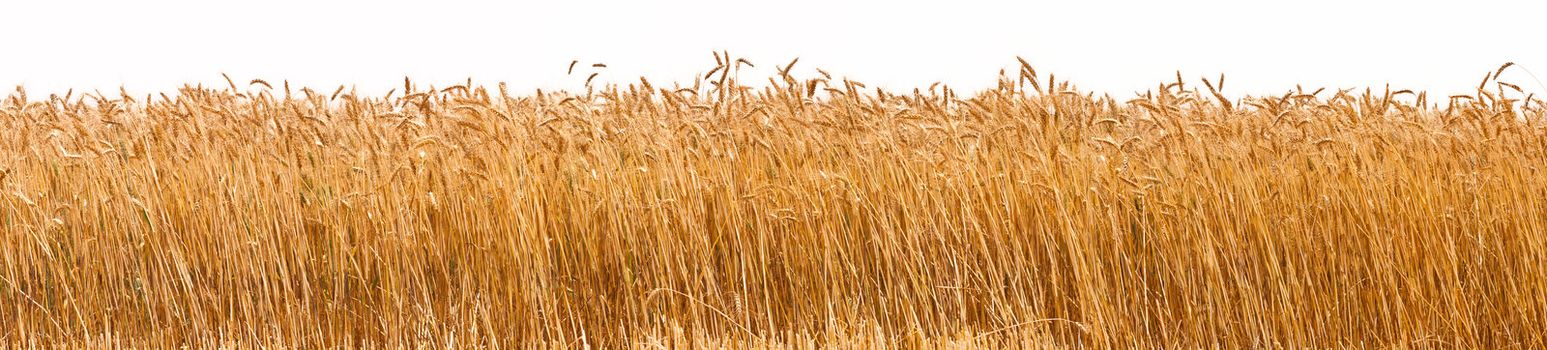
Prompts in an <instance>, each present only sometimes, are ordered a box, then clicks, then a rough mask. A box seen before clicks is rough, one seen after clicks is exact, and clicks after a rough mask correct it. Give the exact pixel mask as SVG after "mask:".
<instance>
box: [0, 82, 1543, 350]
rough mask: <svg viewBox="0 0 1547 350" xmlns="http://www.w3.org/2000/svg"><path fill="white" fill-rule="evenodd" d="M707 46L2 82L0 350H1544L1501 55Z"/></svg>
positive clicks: (1534, 177)
mask: <svg viewBox="0 0 1547 350" xmlns="http://www.w3.org/2000/svg"><path fill="white" fill-rule="evenodd" d="M714 58H715V60H716V62H717V64H716V66H715V67H714V68H713V69H712V70H711V71H709V73H708V74H704V75H701V76H700V77H701V80H695V81H693V82H692V84H691V85H690V86H682V85H681V84H678V85H675V86H672V87H665V86H662V87H659V88H656V87H653V86H651V85H650V83H649V82H647V81H645V80H643V79H641V80H640V82H639V84H638V85H628V86H616V85H611V86H605V87H598V86H594V85H593V83H595V82H594V81H592V80H593V79H595V78H596V76H597V73H592V74H590V76H589V77H587V78H586V84H585V85H586V86H587V91H585V93H551V92H549V93H544V92H542V91H538V92H536V93H535V94H532V95H528V96H513V95H511V94H510V93H509V92H508V91H507V90H506V88H505V85H504V84H501V85H500V86H499V89H498V91H497V93H494V94H491V93H490V92H489V91H487V90H486V89H485V88H483V87H479V86H476V85H474V84H472V82H471V81H469V82H467V83H464V84H460V85H455V86H451V87H448V88H442V89H439V90H437V89H435V88H434V87H428V88H421V87H418V86H416V85H414V84H413V83H412V82H411V81H409V80H407V79H405V80H404V86H403V90H402V94H401V97H397V98H394V97H392V96H393V93H395V92H397V90H396V89H394V90H393V92H389V93H388V94H387V95H385V97H379V98H378V97H371V96H362V95H357V94H355V93H354V92H353V91H352V90H351V91H350V92H347V93H345V92H344V89H343V88H342V87H340V88H339V89H338V90H335V91H334V92H333V94H331V95H326V96H325V95H321V94H314V93H313V92H312V90H310V89H302V90H301V91H302V92H303V94H302V95H296V96H292V95H291V94H290V93H289V87H288V85H289V84H288V83H285V84H283V85H284V89H285V94H284V95H282V96H276V94H275V89H274V87H273V86H271V85H270V84H269V83H268V82H267V81H265V80H262V79H253V80H252V81H251V83H250V84H249V85H248V86H247V87H242V88H241V90H239V87H238V86H237V85H236V84H235V83H234V82H233V81H232V80H231V78H230V77H224V78H225V81H226V83H227V87H225V88H222V89H212V88H203V87H197V86H188V87H184V88H182V89H180V90H179V91H177V93H176V94H175V95H171V96H168V95H162V99H161V100H160V101H153V100H151V99H150V98H148V97H147V98H145V99H135V98H131V97H130V96H129V95H128V94H127V93H122V92H121V94H120V96H118V97H117V98H113V97H108V96H103V95H102V94H101V93H95V94H83V95H80V96H74V97H73V98H72V94H73V91H72V92H71V93H67V94H66V95H65V96H64V97H63V98H58V97H57V96H51V97H50V98H49V99H47V100H41V101H37V100H32V99H29V97H28V96H27V95H26V92H25V90H22V89H17V92H16V93H14V94H12V95H11V96H10V97H9V98H8V99H7V100H6V101H5V102H4V103H3V104H0V130H6V131H7V132H6V134H7V137H4V138H0V169H3V170H0V187H3V188H0V190H3V192H5V193H8V194H10V195H7V196H3V197H0V343H3V344H5V345H9V346H16V347H30V346H50V347H54V346H59V347H176V346H191V347H213V346H233V347H250V346H282V347H301V348H316V347H335V346H337V347H360V346H370V347H420V346H426V347H430V346H433V347H491V348H508V347H523V348H524V347H554V348H583V347H607V348H617V347H640V348H651V347H666V348H681V347H709V348H725V347H738V348H739V347H781V348H820V347H880V346H887V347H893V346H897V347H974V346H987V347H996V348H998V347H1030V348H1048V347H1102V348H1106V347H1114V348H1115V347H1124V348H1127V347H1144V348H1152V347H1179V348H1197V347H1223V348H1246V347H1274V348H1276V347H1287V348H1331V347H1359V348H1365V347H1371V348H1373V347H1398V348H1408V347H1436V346H1444V347H1465V348H1502V347H1520V348H1542V347H1547V336H1544V335H1543V334H1547V326H1544V325H1547V277H1544V276H1547V234H1544V232H1547V224H1544V223H1547V175H1543V172H1542V171H1541V169H1543V168H1544V167H1547V124H1544V121H1547V119H1544V117H1547V115H1544V113H1543V110H1542V108H1543V107H1542V106H1543V104H1542V102H1541V101H1539V100H1536V99H1534V98H1532V97H1530V95H1528V96H1527V97H1524V98H1522V97H1520V96H1518V95H1520V88H1519V87H1518V86H1515V85H1513V84H1507V83H1504V82H1499V81H1498V76H1499V74H1500V72H1502V71H1503V70H1506V69H1509V68H1510V66H1511V65H1506V66H1504V67H1500V68H1499V70H1498V71H1495V72H1493V73H1492V74H1490V76H1489V77H1488V79H1486V80H1485V81H1484V82H1483V83H1482V86H1481V87H1479V89H1478V90H1477V93H1476V94H1474V95H1470V96H1456V97H1455V98H1452V99H1451V100H1450V101H1448V102H1446V103H1445V104H1444V105H1430V104H1427V103H1426V102H1425V101H1427V100H1426V97H1425V96H1426V95H1425V94H1422V93H1418V94H1415V93H1413V92H1412V91H1406V90H1399V91H1396V92H1390V90H1389V89H1387V90H1386V91H1383V92H1373V91H1370V90H1366V91H1365V92H1363V93H1355V92H1353V91H1352V90H1343V91H1337V92H1335V93H1332V94H1327V93H1324V92H1323V91H1322V90H1316V91H1314V92H1310V93H1306V92H1305V91H1304V90H1303V89H1300V88H1298V87H1297V88H1296V89H1295V90H1294V91H1290V92H1287V93H1285V94H1283V95H1282V96H1268V97H1260V98H1258V97H1249V98H1244V99H1240V100H1231V99H1229V98H1227V97H1226V96H1225V95H1224V94H1223V93H1222V92H1221V91H1220V90H1221V89H1223V88H1224V78H1223V76H1221V77H1220V78H1219V79H1218V80H1216V81H1213V82H1211V81H1209V80H1203V81H1202V82H1203V85H1204V87H1205V88H1206V90H1205V91H1201V92H1200V91H1199V90H1197V89H1196V88H1189V87H1188V85H1186V83H1185V82H1184V80H1183V79H1182V78H1181V76H1180V74H1179V75H1178V79H1177V81H1176V82H1174V83H1168V84H1163V85H1160V86H1159V87H1158V88H1157V89H1156V90H1153V91H1149V92H1146V93H1144V94H1142V95H1141V96H1140V97H1138V98H1135V99H1132V100H1127V101H1123V100H1117V99H1113V98H1110V97H1098V96H1096V95H1095V94H1090V93H1083V92H1080V91H1078V90H1076V89H1075V88H1074V87H1073V86H1072V85H1070V84H1069V83H1068V82H1060V81H1057V80H1056V79H1055V78H1054V77H1053V76H1052V75H1051V74H1050V75H1048V77H1047V80H1045V81H1043V80H1041V77H1039V76H1038V74H1037V72H1036V71H1035V70H1034V69H1032V67H1031V64H1030V63H1028V62H1027V61H1025V60H1020V62H1019V65H1020V68H1019V72H1018V73H1017V74H1016V76H1015V77H1014V78H1012V77H1009V76H1004V75H1003V74H1002V76H1001V83H1000V84H999V85H998V87H996V88H994V89H988V90H984V91H979V92H977V93H976V94H975V95H972V96H971V97H965V95H958V94H957V93H956V92H955V91H954V90H953V89H951V88H949V87H944V86H938V84H937V85H931V86H930V87H929V88H928V89H927V90H926V91H920V90H917V89H915V90H913V92H912V93H911V94H908V93H894V92H889V91H886V90H882V89H874V90H873V91H871V90H867V89H868V88H867V87H866V86H865V85H864V84H862V83H859V82H854V81H848V80H834V78H833V76H832V75H831V74H829V73H827V72H826V71H818V72H819V74H820V75H821V76H820V77H813V78H810V79H803V78H796V77H795V75H796V73H795V72H792V71H791V70H792V69H793V68H794V65H795V63H796V62H797V61H796V60H791V61H790V62H789V64H786V65H784V66H783V67H776V69H777V70H778V77H779V79H773V78H769V79H768V82H769V84H770V85H767V86H761V87H753V86H747V85H744V84H742V83H741V82H740V81H741V77H740V76H739V74H740V70H739V68H740V66H741V65H742V64H745V65H746V66H748V67H751V63H750V62H749V61H747V60H745V59H740V58H733V57H732V56H730V55H729V53H719V52H717V53H715V55H714ZM577 63H578V61H575V62H571V63H570V64H569V68H568V71H569V72H571V73H573V70H574V67H575V66H576V64H577ZM593 67H604V65H601V64H594V65H593ZM717 74H718V75H717ZM700 82H708V83H709V84H704V85H701V84H700ZM1490 83H1492V84H1491V85H1490ZM1028 84H1029V85H1030V88H1029V89H1028V87H1027V85H1028ZM1044 84H1045V85H1044ZM1490 87H1493V88H1495V89H1493V90H1492V91H1490V90H1488V88H1490ZM593 88H595V89H593ZM1506 88H1508V89H1509V90H1506ZM341 93H342V94H341ZM88 97H89V98H90V99H89V100H88ZM1533 104H1534V105H1533Z"/></svg>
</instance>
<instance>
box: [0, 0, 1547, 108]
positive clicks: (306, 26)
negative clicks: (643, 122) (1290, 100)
mask: <svg viewBox="0 0 1547 350" xmlns="http://www.w3.org/2000/svg"><path fill="white" fill-rule="evenodd" d="M1538 3H1540V2H1539V1H1465V2H1461V1H1455V2H1443V3H1441V2H1432V3H1430V2H1415V1H1361V2H1355V1H1323V0H1305V1H1274V2H1267V1H1186V2H1182V1H1179V2H1165V1H1073V0H1066V1H1050V2H1039V1H1027V2H1004V3H998V2H973V1H938V2H917V3H915V2H873V3H872V2H837V1H831V2H829V1H804V0H802V1H777V2H746V3H739V2H738V3H731V2H723V3H722V2H719V1H663V2H643V1H638V2H636V1H615V2H612V1H557V0H554V1H541V2H530V3H528V2H508V3H493V2H490V3H481V2H480V3H475V2H461V1H424V2H389V1H358V2H347V1H335V2H325V1H239V2H238V1H197V2H195V1H188V2H174V1H142V2H135V3H127V2H120V1H19V2H14V3H0V5H3V6H0V87H5V90H7V91H8V90H9V88H10V87H14V86H16V85H19V84H20V85H24V86H26V87H27V89H28V90H29V92H32V93H34V94H37V95H34V96H38V95H41V94H45V93H51V92H61V93H62V92H63V91H64V90H65V89H68V88H76V89H77V90H90V89H101V90H103V91H114V92H116V90H117V88H118V87H119V86H120V85H124V86H127V88H128V89H129V91H131V92H135V93H149V92H170V91H171V90H173V89H175V88H176V87H178V86H180V85H181V84H183V83H194V84H198V83H203V84H205V85H206V86H224V85H225V82H224V80H223V79H222V78H221V77H220V74H221V73H229V74H230V75H231V76H232V77H233V78H235V79H237V80H238V84H243V82H245V81H248V80H251V79H253V78H263V79H267V80H270V81H274V82H276V84H277V82H278V81H280V80H286V79H288V80H290V81H291V83H292V85H294V86H296V88H297V89H299V87H300V86H310V87H313V88H316V89H318V90H326V91H331V90H332V89H333V88H335V87H337V86H339V85H340V84H348V85H353V86H357V87H358V88H359V89H360V91H362V92H367V93H384V92H385V91H386V90H387V89H390V88H393V87H399V86H401V85H402V79H403V77H404V76H411V77H413V78H414V79H415V80H416V81H419V82H423V83H425V84H436V85H439V86H447V85H452V84H454V83H458V82H462V81H464V79H466V78H469V77H471V78H474V81H475V83H480V84H492V83H494V82H497V81H506V82H509V84H510V86H511V87H512V88H513V89H522V90H525V89H534V88H548V89H554V88H568V89H574V88H576V87H578V86H580V85H581V81H583V80H584V79H585V76H586V75H588V74H589V73H590V72H591V71H590V70H582V71H583V72H579V73H576V74H575V75H574V76H566V75H565V74H564V70H565V68H566V66H567V65H568V64H569V62H570V61H571V60H573V59H579V60H581V61H582V62H583V63H594V62H604V63H606V64H608V65H609V66H610V67H608V68H606V69H605V70H602V72H603V74H602V75H601V77H600V78H599V80H602V81H608V82H634V81H637V79H638V77H640V76H645V77H648V78H649V79H651V80H652V81H653V82H655V84H657V85H668V84H666V83H667V82H673V81H675V82H684V83H686V82H688V81H689V80H690V79H692V77H693V76H694V74H695V73H700V72H704V71H707V70H708V69H709V68H711V67H712V66H713V58H712V56H711V55H710V53H711V52H712V51H715V50H730V51H731V53H732V54H734V55H736V56H740V57H746V58H748V59H749V60H751V61H752V62H754V63H757V64H758V66H757V68H756V69H752V70H750V71H745V72H744V73H743V74H749V75H750V76H754V77H758V76H762V75H768V74H772V71H773V67H774V66H776V65H783V64H784V63H787V62H789V60H790V59H792V58H794V57H797V56H799V57H800V58H801V60H800V64H799V65H798V66H797V67H796V68H797V69H796V73H797V74H802V75H812V74H814V71H813V70H812V68H817V67H820V68H823V69H825V70H827V71H829V72H833V73H835V74H838V75H841V76H845V77H850V78H853V79H855V80H858V81H863V82H867V83H870V84H871V85H873V86H883V87H887V88H891V89H911V88H913V87H920V86H927V85H929V84H930V83H932V82H935V81H943V82H945V83H947V84H951V85H953V86H955V87H957V89H958V90H962V91H970V90H974V89H978V88H984V87H989V86H991V85H992V84H993V82H994V81H995V79H996V76H997V74H998V70H999V69H1000V68H1005V67H1013V65H1014V64H1015V56H1016V55H1020V56H1024V57H1026V58H1027V59H1029V60H1030V61H1031V62H1032V63H1033V64H1034V65H1035V66H1036V68H1037V69H1038V71H1039V72H1041V73H1042V74H1043V75H1044V77H1045V76H1046V74H1048V73H1054V74H1057V76H1058V77H1059V78H1060V80H1072V81H1074V82H1075V83H1076V84H1077V85H1078V86H1079V87H1081V88H1082V89H1085V90H1094V91H1098V92H1105V93H1110V94H1112V95H1113V96H1117V97H1127V96H1132V94H1133V93H1135V92H1140V91H1144V90H1147V89H1151V88H1153V87H1154V86H1155V84H1157V83H1160V82H1162V81H1168V80H1172V79H1174V76H1175V72H1176V71H1178V70H1180V71H1181V72H1182V74H1183V75H1184V77H1186V78H1188V79H1189V80H1191V81H1193V82H1196V80H1197V78H1200V77H1204V76H1208V77H1211V78H1212V77H1215V76H1218V75H1219V74H1220V73H1225V74H1227V75H1228V78H1227V82H1226V87H1225V90H1226V92H1227V93H1229V94H1231V95H1234V96H1240V95H1243V94H1264V93H1279V92H1282V91H1285V90H1287V89H1290V88H1293V87H1294V85H1295V84H1305V85H1306V86H1307V87H1331V88H1346V87H1369V86H1373V87H1375V88H1376V89H1380V88H1382V87H1383V86H1384V85H1385V84H1387V83H1390V84H1391V85H1392V86H1393V88H1394V89H1398V88H1412V89H1419V90H1429V91H1431V92H1433V93H1443V94H1450V93H1464V92H1469V91H1470V90H1471V89H1473V88H1474V87H1475V86H1476V85H1477V83H1478V82H1479V81H1480V79H1481V78H1482V77H1483V75H1484V74H1485V73H1487V72H1491V71H1492V70H1493V69H1495V68H1497V67H1498V66H1499V65H1501V64H1503V63H1504V62H1508V61H1513V62H1517V63H1518V64H1520V65H1522V66H1524V67H1526V68H1528V69H1534V70H1535V71H1536V72H1539V73H1541V74H1547V35H1544V34H1547V24H1544V23H1547V5H1540V4H1538ZM1012 72H1013V70H1012ZM1541 74H1539V75H1541ZM1544 77H1547V76H1544ZM1504 78H1505V80H1506V81H1513V82H1515V83H1517V84H1519V85H1520V86H1521V87H1522V88H1527V89H1528V90H1535V91H1542V90H1547V88H1543V87H1542V86H1540V85H1539V84H1538V83H1537V82H1536V80H1535V79H1533V78H1532V77H1531V76H1530V75H1528V74H1526V73H1525V71H1512V72H1510V73H1506V74H1505V77H1504ZM4 94H7V93H0V95H4ZM35 98H36V97H35Z"/></svg>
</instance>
